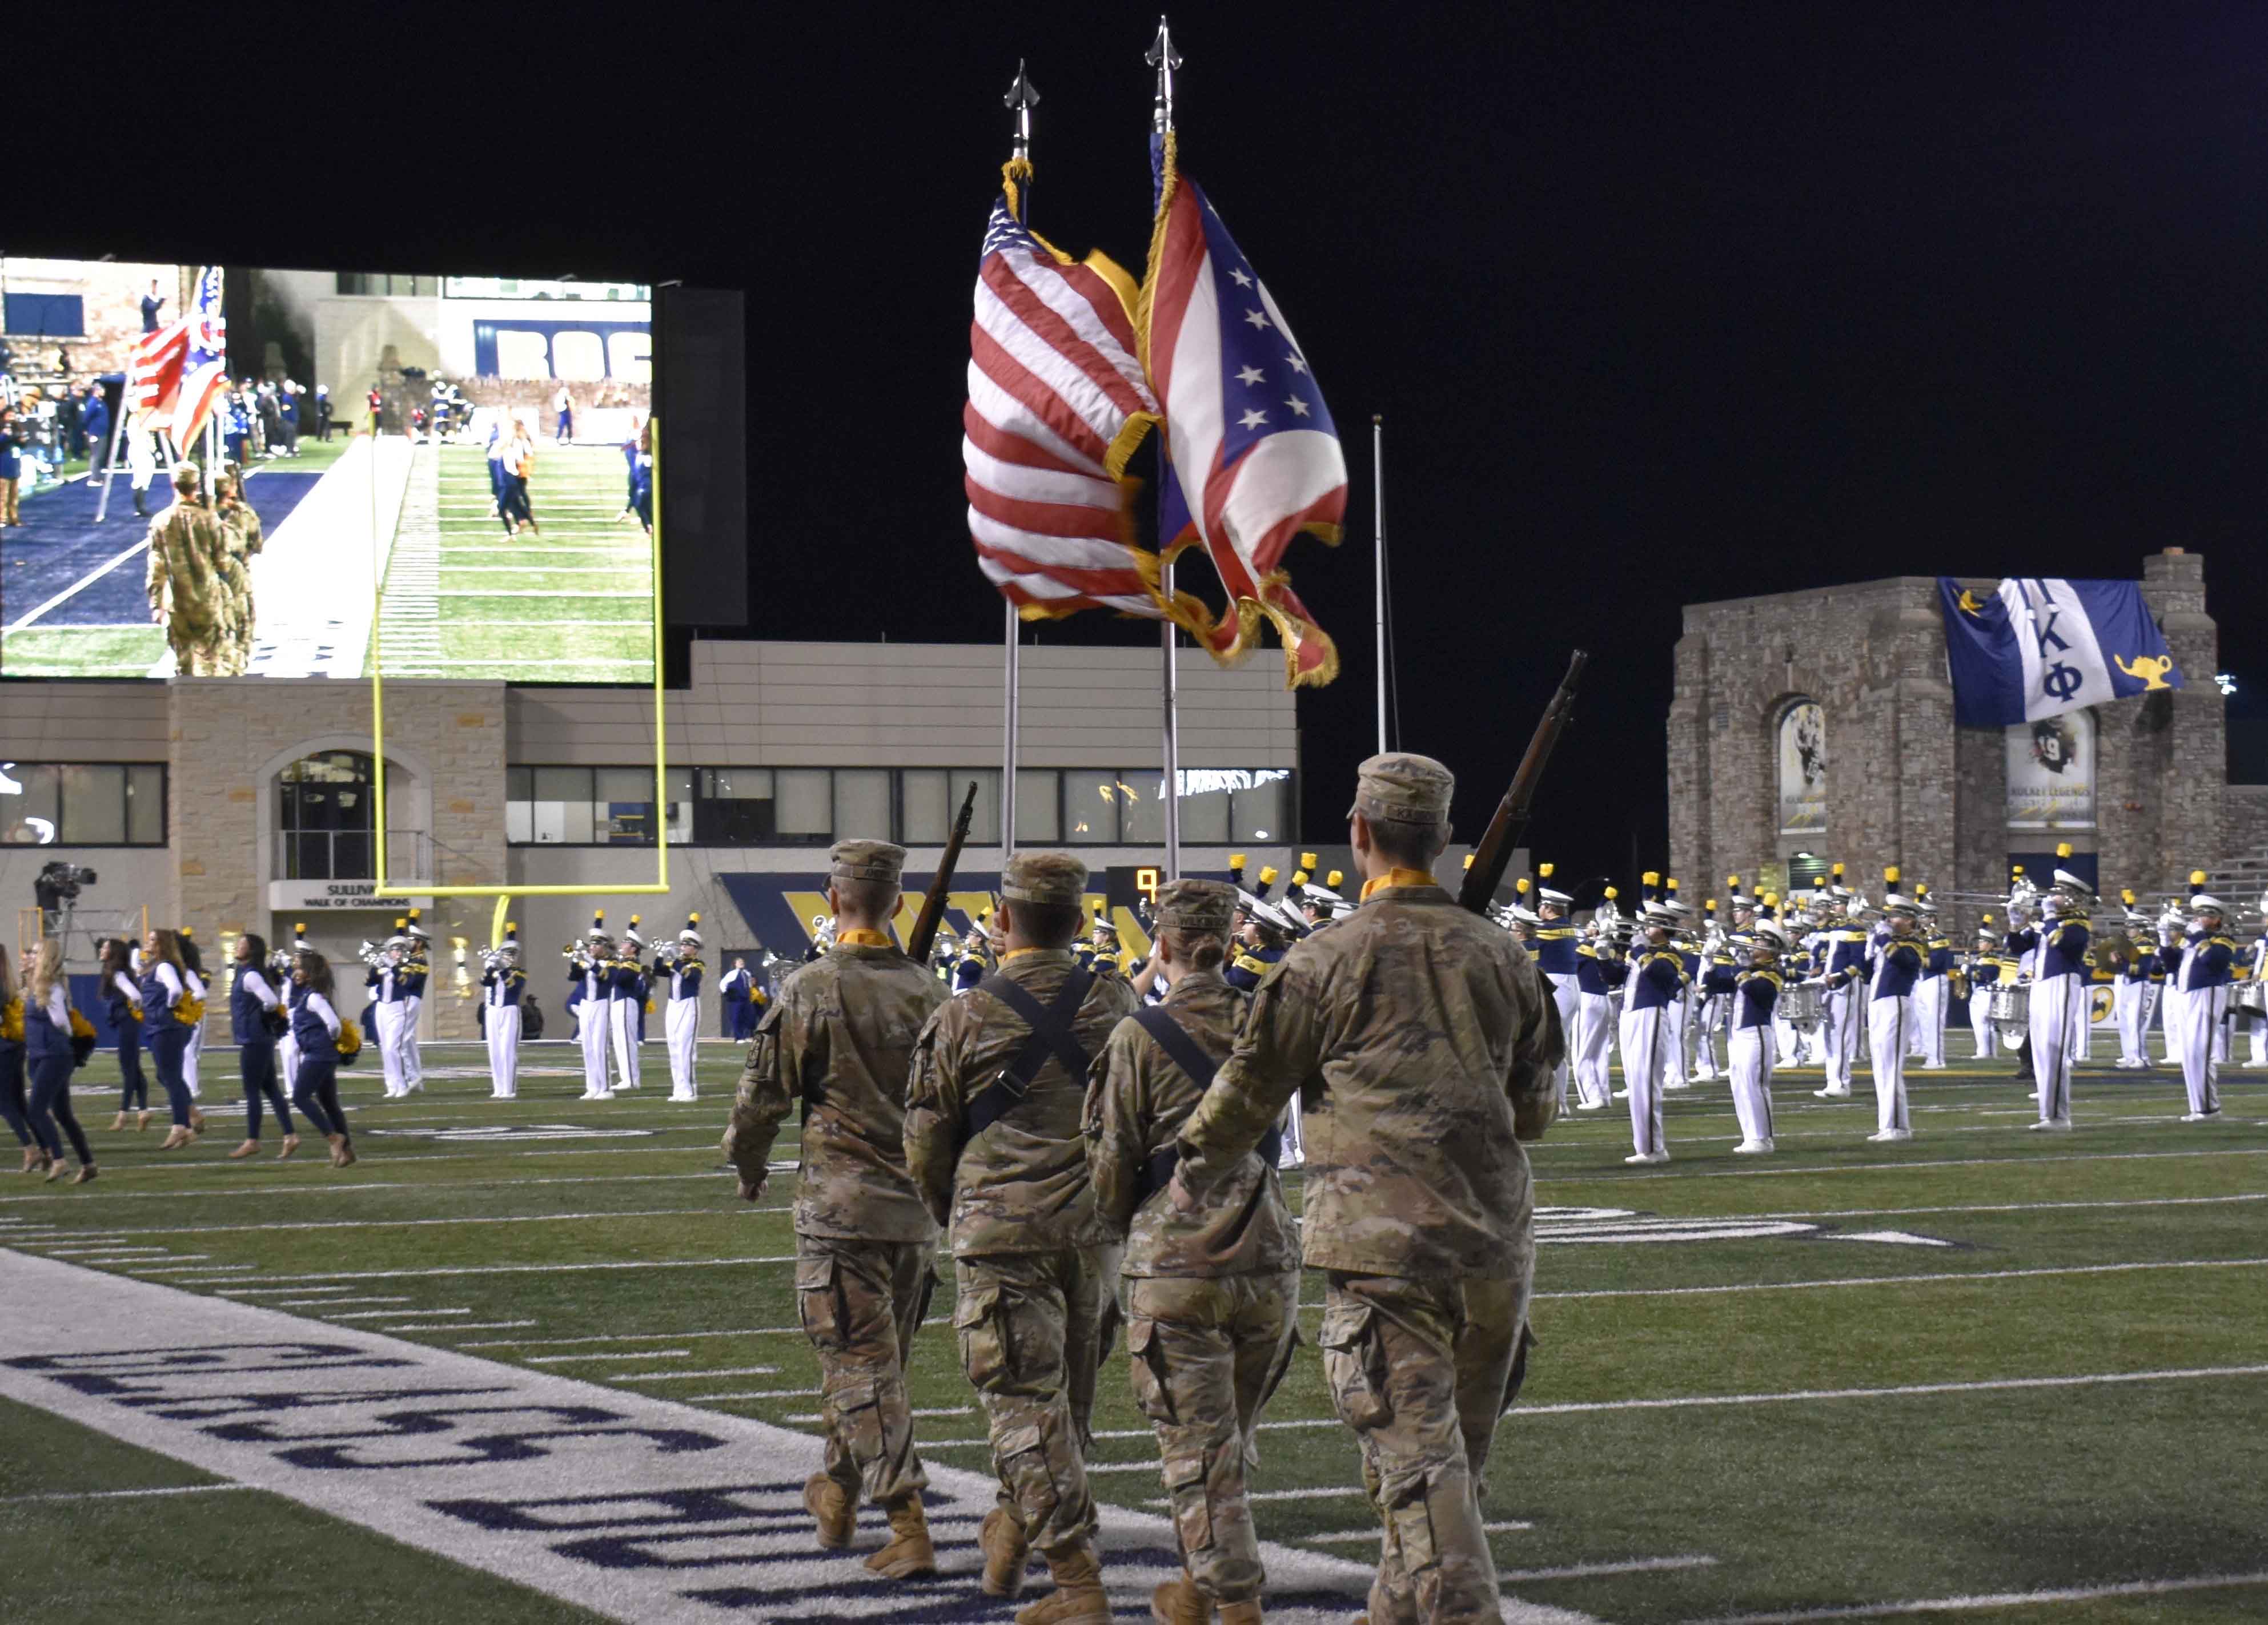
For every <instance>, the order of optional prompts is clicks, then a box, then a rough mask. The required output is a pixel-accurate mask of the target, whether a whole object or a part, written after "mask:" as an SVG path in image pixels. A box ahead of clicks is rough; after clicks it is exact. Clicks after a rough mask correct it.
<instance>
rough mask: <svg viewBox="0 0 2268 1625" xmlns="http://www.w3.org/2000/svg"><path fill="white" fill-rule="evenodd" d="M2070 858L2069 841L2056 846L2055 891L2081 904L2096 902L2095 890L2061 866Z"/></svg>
mask: <svg viewBox="0 0 2268 1625" xmlns="http://www.w3.org/2000/svg"><path fill="white" fill-rule="evenodd" d="M2070 856H2071V842H2068V841H2064V842H2058V843H2057V846H2056V864H2057V865H2058V867H2057V869H2056V871H2055V880H2054V886H2055V889H2056V890H2057V891H2058V892H2061V893H2063V894H2064V895H2065V896H2066V897H2069V898H2073V899H2075V900H2076V901H2080V902H2092V901H2095V888H2094V887H2093V886H2089V885H2088V883H2087V882H2086V881H2084V880H2082V879H2080V878H2079V876H2077V875H2075V874H2073V873H2072V871H2070V870H2068V869H2066V868H2063V867H2062V866H2061V865H2062V864H2063V863H2064V861H2065V860H2066V858H2068V857H2070Z"/></svg>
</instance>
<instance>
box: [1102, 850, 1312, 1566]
mask: <svg viewBox="0 0 2268 1625" xmlns="http://www.w3.org/2000/svg"><path fill="white" fill-rule="evenodd" d="M1235 903H1236V891H1235V888H1234V887H1233V886H1227V885H1226V884H1224V883H1222V882H1220V881H1217V880H1175V881H1172V882H1169V883H1168V884H1167V886H1165V887H1164V888H1162V889H1161V890H1160V893H1159V895H1158V919H1159V927H1160V930H1164V929H1166V928H1167V927H1169V926H1181V927H1185V928H1187V929H1193V930H1205V931H1211V932H1213V933H1215V934H1217V935H1218V936H1219V937H1220V938H1223V940H1224V942H1226V938H1227V935H1228V932H1229V930H1230V927H1231V925H1232V923H1233V914H1234V909H1235ZM1175 972H1176V974H1175V979H1174V983H1173V990H1172V991H1171V992H1170V993H1168V994H1167V996H1166V1002H1165V1009H1166V1010H1167V1012H1168V1013H1170V1014H1171V1016H1172V1017H1173V1018H1174V1019H1175V1022H1176V1023H1177V1024H1178V1025H1179V1026H1181V1028H1182V1031H1183V1032H1185V1033H1188V1034H1189V1037H1190V1039H1191V1040H1193V1041H1194V1042H1195V1043H1196V1044H1197V1048H1199V1049H1201V1050H1203V1051H1204V1053H1205V1055H1208V1056H1210V1057H1211V1058H1212V1059H1213V1060H1215V1061H1219V1060H1221V1059H1223V1058H1225V1057H1226V1055H1227V1054H1228V1052H1229V1048H1230V1046H1231V1045H1232V1044H1233V1042H1234V1041H1235V1038H1236V1029H1237V1027H1238V1026H1239V1025H1240V1024H1241V1020H1242V1018H1243V1014H1244V1007H1245V1001H1244V996H1243V995H1242V994H1241V993H1239V992H1237V991H1236V989H1233V988H1232V987H1230V986H1229V985H1228V983H1227V982H1226V981H1224V980H1222V977H1221V974H1220V972H1219V970H1218V969H1208V970H1195V969H1190V968H1188V967H1181V966H1176V967H1175ZM1200 1098H1201V1092H1200V1091H1199V1089H1198V1086H1197V1083H1196V1081H1195V1080H1194V1079H1192V1078H1191V1077H1189V1074H1188V1073H1187V1072H1185V1071H1183V1070H1182V1068H1181V1067H1180V1066H1179V1065H1177V1064H1175V1062H1174V1061H1173V1059H1172V1058H1171V1057H1170V1056H1169V1055H1167V1053H1166V1051H1165V1049H1164V1048H1161V1047H1160V1044H1159V1042H1158V1040H1156V1039H1154V1038H1152V1036H1151V1035H1150V1034H1149V1033H1147V1032H1145V1030H1144V1029H1143V1026H1142V1024H1141V1023H1140V1022H1139V1021H1138V1020H1134V1019H1128V1020H1125V1021H1122V1022H1120V1023H1119V1024H1118V1029H1117V1031H1116V1032H1115V1033H1112V1034H1111V1035H1110V1042H1109V1044H1108V1047H1107V1048H1105V1049H1104V1051H1103V1053H1102V1056H1101V1059H1100V1060H1098V1061H1097V1062H1096V1063H1095V1067H1094V1087H1093V1089H1092V1090H1091V1091H1090V1092H1089V1093H1088V1096H1087V1107H1086V1113H1087V1128H1086V1133H1087V1165H1088V1168H1089V1170H1090V1171H1091V1173H1092V1175H1093V1178H1094V1205H1095V1210H1096V1213H1097V1214H1098V1215H1099V1216H1100V1217H1101V1219H1102V1222H1103V1223H1104V1224H1107V1225H1108V1226H1109V1227H1110V1228H1111V1229H1112V1230H1113V1231H1115V1232H1120V1233H1122V1234H1127V1238H1128V1239H1127V1244H1126V1257H1125V1263H1124V1266H1123V1268H1124V1270H1125V1275H1126V1286H1127V1300H1126V1347H1127V1349H1128V1352H1129V1353H1130V1355H1131V1356H1132V1362H1133V1365H1132V1375H1133V1382H1134V1396H1135V1398H1136V1399H1137V1400H1138V1401H1139V1402H1140V1403H1141V1406H1142V1409H1143V1412H1144V1414H1145V1415H1147V1416H1148V1417H1149V1418H1150V1420H1151V1423H1152V1424H1153V1425H1154V1426H1155V1427H1156V1429H1157V1430H1158V1448H1159V1454H1160V1458H1161V1466H1162V1469H1163V1473H1164V1476H1165V1481H1166V1489H1167V1493H1168V1495H1169V1496H1171V1498H1172V1503H1173V1513H1174V1524H1175V1530H1176V1532H1177V1533H1179V1535H1180V1538H1181V1546H1182V1563H1184V1564H1185V1565H1186V1566H1187V1568H1188V1570H1189V1577H1190V1579H1191V1581H1193V1582H1194V1585H1195V1587H1196V1589H1197V1591H1198V1592H1202V1593H1203V1595H1204V1597H1207V1598H1211V1599H1212V1600H1213V1601H1215V1602H1219V1603H1222V1604H1231V1603H1239V1602H1248V1601H1251V1600H1253V1599H1256V1598H1257V1597H1259V1595H1260V1592H1261V1586H1262V1585H1263V1581H1264V1579H1265V1575H1264V1574H1263V1570H1262V1569H1261V1565H1260V1542H1259V1538H1258V1536H1257V1535H1256V1533H1254V1531H1253V1526H1252V1514H1251V1511H1250V1510H1249V1508H1248V1504H1247V1502H1246V1499H1245V1481H1244V1470H1245V1460H1244V1448H1245V1440H1246V1439H1247V1438H1249V1437H1250V1436H1251V1433H1252V1430H1253V1425H1254V1424H1255V1423H1256V1422H1257V1421H1258V1420H1259V1413H1260V1408H1261V1406H1262V1405H1263V1403H1264V1402H1265V1401H1266V1400H1267V1398H1268V1395H1269V1393H1270V1392H1271V1391H1272V1390H1273V1389H1274V1387H1275V1386H1276V1384H1277V1383H1278V1381H1279V1380H1280V1379H1282V1377H1283V1374H1284V1371H1285V1367H1286V1366H1287V1365H1289V1364H1290V1363H1291V1358H1292V1348H1293V1347H1294V1345H1295V1344H1296V1342H1298V1333H1297V1330H1296V1317H1297V1314H1298V1307H1299V1301H1300V1249H1299V1243H1298V1241H1297V1239H1295V1236H1294V1232H1293V1231H1292V1216H1291V1212H1290V1210H1288V1209H1287V1208H1285V1205H1284V1192H1283V1188H1282V1186H1281V1184H1280V1183H1279V1182H1278V1176H1277V1173H1276V1170H1275V1169H1274V1168H1273V1167H1272V1166H1270V1165H1268V1164H1267V1163H1265V1162H1263V1160H1262V1158H1260V1157H1258V1156H1248V1157H1247V1158H1245V1159H1244V1162H1243V1164H1242V1165H1241V1166H1239V1167H1237V1168H1236V1169H1234V1170H1233V1172H1232V1173H1229V1174H1228V1176H1227V1177H1226V1179H1225V1180H1222V1181H1221V1182H1220V1183H1219V1184H1218V1185H1217V1186H1216V1187H1215V1188H1213V1189H1212V1190H1211V1192H1209V1193H1208V1195H1207V1197H1206V1200H1205V1202H1204V1206H1203V1207H1202V1208H1200V1209H1198V1210H1196V1211H1194V1212H1189V1213H1182V1212H1180V1211H1178V1210H1175V1207H1174V1204H1173V1203H1172V1202H1170V1201H1169V1200H1168V1199H1167V1195H1166V1193H1165V1192H1164V1190H1163V1189H1155V1190H1152V1189H1149V1188H1145V1187H1146V1186H1147V1183H1148V1178H1149V1176H1150V1175H1151V1174H1152V1173H1154V1170H1152V1167H1151V1164H1152V1158H1156V1157H1157V1156H1158V1155H1159V1154H1160V1152H1163V1151H1167V1150H1169V1149H1170V1148H1171V1147H1172V1146H1173V1145H1174V1143H1175V1136H1176V1135H1177V1133H1178V1131H1179V1130H1180V1129H1181V1126H1182V1121H1184V1120H1185V1119H1186V1118H1187V1117H1188V1116H1189V1114H1190V1113H1191V1112H1192V1111H1194V1110H1196V1109H1197V1101H1198V1099H1200ZM1129 1232H1130V1233H1129Z"/></svg>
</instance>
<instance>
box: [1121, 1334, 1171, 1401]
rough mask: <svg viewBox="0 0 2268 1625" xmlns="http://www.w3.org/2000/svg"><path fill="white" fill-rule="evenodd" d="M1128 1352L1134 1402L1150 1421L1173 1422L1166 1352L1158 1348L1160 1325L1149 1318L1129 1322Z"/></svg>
mask: <svg viewBox="0 0 2268 1625" xmlns="http://www.w3.org/2000/svg"><path fill="white" fill-rule="evenodd" d="M1126 1352H1127V1355H1128V1356H1129V1359H1128V1362H1127V1377H1128V1379H1129V1381H1130V1383H1131V1384H1132V1386H1133V1389H1134V1402H1135V1403H1136V1404H1137V1405H1139V1406H1140V1407H1141V1408H1142V1414H1143V1415H1145V1416H1147V1417H1148V1418H1149V1419H1150V1420H1151V1421H1152V1422H1163V1423H1171V1422H1173V1421H1174V1420H1175V1417H1174V1401H1173V1396H1172V1395H1171V1394H1170V1393H1167V1389H1166V1351H1165V1349H1162V1348H1160V1346H1159V1342H1158V1323H1157V1322H1156V1321H1155V1320H1152V1319H1150V1317H1149V1316H1147V1315H1137V1316H1136V1317H1134V1318H1133V1319H1132V1320H1129V1321H1127V1322H1126Z"/></svg>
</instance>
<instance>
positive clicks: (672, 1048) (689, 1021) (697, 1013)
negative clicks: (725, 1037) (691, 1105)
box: [666, 999, 701, 1100]
mask: <svg viewBox="0 0 2268 1625" xmlns="http://www.w3.org/2000/svg"><path fill="white" fill-rule="evenodd" d="M666 1038H667V1039H668V1042H669V1098H670V1099H673V1100H697V1099H700V1098H701V1087H700V1085H699V1083H698V1082H697V1081H696V1079H695V1077H694V1076H693V1047H694V1046H695V1045H696V1044H697V1043H699V1042H700V1041H701V1001H700V1000H699V999H672V1000H670V1001H669V1016H668V1020H667V1025H666Z"/></svg>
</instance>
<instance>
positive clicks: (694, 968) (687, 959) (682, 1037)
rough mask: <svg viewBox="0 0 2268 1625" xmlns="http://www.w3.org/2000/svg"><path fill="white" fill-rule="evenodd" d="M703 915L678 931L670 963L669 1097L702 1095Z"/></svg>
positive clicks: (666, 1029) (667, 1021) (665, 1033)
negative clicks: (696, 1067) (697, 1064)
mask: <svg viewBox="0 0 2268 1625" xmlns="http://www.w3.org/2000/svg"><path fill="white" fill-rule="evenodd" d="M700 927H701V916H700V915H697V914H696V915H694V916H693V917H692V918H691V920H689V922H688V923H687V924H686V927H685V929H684V930H681V931H680V932H678V934H677V958H676V960H674V962H673V963H672V964H671V966H670V967H669V1013H668V1015H667V1017H666V1018H665V1025H664V1028H663V1036H664V1038H666V1040H667V1041H668V1047H669V1098H670V1099H673V1100H696V1099H700V1097H701V1085H700V1081H699V1079H697V1078H696V1077H695V1076H694V1071H693V1060H694V1055H695V1054H696V1047H697V1046H698V1045H699V1043H700V1041H701V975H702V972H703V969H704V968H705V967H703V964H702V963H701V959H700V953H701V930H700Z"/></svg>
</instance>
